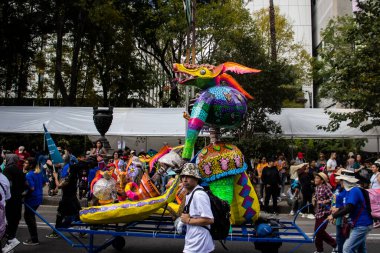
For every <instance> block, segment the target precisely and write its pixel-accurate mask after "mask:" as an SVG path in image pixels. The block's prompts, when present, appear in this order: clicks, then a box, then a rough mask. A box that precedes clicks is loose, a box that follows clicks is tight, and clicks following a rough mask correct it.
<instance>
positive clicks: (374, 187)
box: [371, 172, 380, 189]
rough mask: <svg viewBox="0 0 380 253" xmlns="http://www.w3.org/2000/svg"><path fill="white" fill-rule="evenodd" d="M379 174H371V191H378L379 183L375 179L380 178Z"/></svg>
mask: <svg viewBox="0 0 380 253" xmlns="http://www.w3.org/2000/svg"><path fill="white" fill-rule="evenodd" d="M379 173H380V172H377V173H376V174H373V175H372V177H371V189H380V184H379V181H378V180H377V177H380V175H379Z"/></svg>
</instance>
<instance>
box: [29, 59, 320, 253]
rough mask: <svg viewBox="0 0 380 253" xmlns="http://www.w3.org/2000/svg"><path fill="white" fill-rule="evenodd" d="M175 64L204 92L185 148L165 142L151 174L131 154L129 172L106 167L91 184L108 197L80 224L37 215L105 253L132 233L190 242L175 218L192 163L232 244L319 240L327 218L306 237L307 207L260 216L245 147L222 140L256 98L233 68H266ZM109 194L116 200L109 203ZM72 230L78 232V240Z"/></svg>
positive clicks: (85, 212)
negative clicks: (98, 239) (183, 176)
mask: <svg viewBox="0 0 380 253" xmlns="http://www.w3.org/2000/svg"><path fill="white" fill-rule="evenodd" d="M173 69H174V71H175V72H176V73H177V74H178V75H179V77H180V78H179V79H178V82H179V83H181V84H185V85H194V86H196V87H198V88H199V89H200V92H199V96H198V97H197V98H196V99H195V103H194V105H193V107H192V108H191V110H190V115H187V114H186V115H185V118H186V119H188V127H187V133H186V141H185V144H184V146H183V147H175V148H171V147H164V148H163V149H162V150H160V152H158V154H156V155H155V156H153V157H151V158H150V159H148V160H143V162H148V163H149V170H150V172H152V170H153V168H155V170H156V172H155V174H154V175H153V176H152V178H150V177H149V175H148V173H147V172H146V171H145V172H142V173H139V172H138V171H139V170H140V162H142V160H139V159H136V158H131V159H130V160H129V161H128V163H127V166H126V168H125V171H120V173H119V174H117V175H116V176H115V175H113V174H112V173H113V172H111V171H108V172H103V173H101V172H99V174H98V175H97V177H96V178H95V179H94V180H96V181H95V182H93V184H92V186H93V187H92V188H93V189H92V193H93V194H94V196H96V197H97V198H99V199H100V200H102V201H101V203H99V204H98V205H95V206H91V207H87V208H83V209H82V210H81V211H80V220H81V221H78V222H73V223H72V224H71V226H70V227H65V228H55V227H54V226H52V225H51V224H50V223H49V222H47V221H46V219H44V217H42V216H41V215H40V214H39V213H38V212H36V211H34V210H32V209H31V210H32V211H33V212H35V213H36V215H37V216H38V217H39V218H40V219H41V220H43V221H44V222H45V223H46V224H48V225H49V226H50V227H51V228H52V229H53V230H54V231H55V232H56V233H58V234H59V235H60V236H61V237H62V238H63V239H65V240H66V241H67V242H68V243H70V245H71V246H72V247H77V248H84V249H85V250H87V251H88V252H99V251H101V250H103V249H105V248H107V247H108V246H110V245H112V246H113V247H114V248H115V249H118V250H121V249H122V248H123V247H124V245H125V240H124V237H125V236H128V237H130V236H132V237H154V238H172V239H183V238H184V235H183V234H181V233H178V232H177V230H176V229H175V226H174V218H175V217H176V216H178V215H180V210H181V209H180V204H181V202H182V203H184V201H183V200H184V196H185V194H186V191H185V190H184V189H183V188H181V187H180V177H179V176H178V174H179V173H180V170H181V166H182V165H183V164H184V163H185V162H188V161H190V160H191V161H192V162H194V163H195V164H196V166H197V167H198V169H199V172H200V175H201V177H202V185H204V186H205V187H208V188H209V189H210V190H211V191H212V193H213V194H214V195H216V196H218V197H219V198H221V199H223V200H225V201H227V202H228V203H229V204H230V207H231V224H232V227H231V229H230V233H229V235H228V237H226V238H225V240H226V241H245V242H254V243H255V248H256V249H257V250H260V251H262V252H274V253H277V252H278V249H279V247H280V246H281V245H282V243H284V242H286V243H294V244H296V246H295V247H294V248H293V250H295V249H297V248H298V247H299V246H300V245H302V244H306V243H313V242H314V239H315V235H316V234H317V233H318V231H319V229H320V227H322V226H324V225H325V223H322V224H321V226H320V227H319V228H317V229H316V231H315V232H314V234H313V236H312V237H309V236H308V235H307V234H305V232H303V230H302V229H301V228H300V227H299V226H298V225H297V224H296V219H297V217H298V214H299V213H300V212H301V211H302V209H303V208H306V207H303V208H301V209H300V210H298V212H297V213H296V215H295V216H294V219H293V221H282V220H279V219H278V218H276V217H264V218H263V217H260V218H259V215H260V206H259V201H258V198H257V195H256V193H255V191H254V187H253V185H252V183H251V182H250V180H249V178H248V176H247V174H246V169H247V165H246V163H245V160H244V155H243V154H242V152H241V151H240V150H239V148H238V147H236V146H235V145H233V144H231V143H225V142H222V141H221V140H220V138H219V137H220V134H219V133H220V128H222V127H224V128H233V127H237V126H239V124H240V123H241V122H242V120H243V118H244V115H245V113H246V110H247V100H249V99H252V96H251V95H249V94H248V93H247V92H246V91H245V90H244V89H243V88H242V87H241V86H240V85H239V84H238V83H237V82H236V80H235V79H233V78H232V76H230V75H229V74H227V73H226V72H232V73H236V74H247V73H258V72H259V70H256V69H252V68H247V67H245V66H242V65H240V64H237V63H231V62H227V63H224V64H221V65H219V66H211V65H200V66H197V65H182V64H175V65H174V67H173ZM183 77H185V78H183ZM205 125H208V127H209V129H210V130H209V131H210V137H211V141H210V144H209V145H207V146H205V147H203V148H202V149H201V150H200V151H199V152H198V153H197V154H196V155H195V156H194V155H193V153H194V146H195V142H196V139H197V138H198V135H199V132H200V131H201V129H202V128H203V127H204V126H205ZM169 171H170V173H173V174H174V176H173V178H171V179H170V180H169V183H168V184H167V186H166V190H165V191H164V193H163V194H160V192H159V191H158V189H157V187H156V186H155V180H157V179H158V178H160V177H161V176H162V175H166V174H168V172H169ZM97 184H99V185H98V186H97ZM115 192H118V193H119V194H121V195H123V196H124V197H125V199H126V200H121V201H120V199H117V200H116V201H115V198H114V197H112V196H113V195H114V193H115ZM110 199H112V201H111V202H112V203H109V201H110ZM26 206H27V205H26ZM169 209H170V210H169ZM168 210H169V212H168ZM75 232H79V233H81V234H88V236H89V243H86V242H82V240H81V238H78V237H77V236H75V234H74V233H75ZM65 233H69V234H70V235H71V236H74V237H75V239H76V241H79V243H77V242H76V241H73V240H72V239H71V238H69V237H68V236H66V234H65ZM96 235H109V236H111V238H109V239H108V240H107V241H105V242H104V243H103V244H101V245H99V246H98V245H96V244H95V242H94V237H95V236H96Z"/></svg>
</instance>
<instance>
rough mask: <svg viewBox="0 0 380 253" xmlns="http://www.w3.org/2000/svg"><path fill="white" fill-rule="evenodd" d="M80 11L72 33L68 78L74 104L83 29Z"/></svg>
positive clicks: (71, 99)
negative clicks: (69, 74)
mask: <svg viewBox="0 0 380 253" xmlns="http://www.w3.org/2000/svg"><path fill="white" fill-rule="evenodd" d="M82 15H83V14H82V11H79V16H78V21H77V22H78V23H77V29H76V31H75V33H74V48H73V56H72V61H71V79H70V94H69V100H70V104H71V105H75V104H76V98H77V89H78V73H79V68H80V64H79V52H80V50H81V46H82V36H83V29H84V22H83V16H82Z"/></svg>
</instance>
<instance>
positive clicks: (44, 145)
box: [43, 134, 379, 152]
mask: <svg viewBox="0 0 380 253" xmlns="http://www.w3.org/2000/svg"><path fill="white" fill-rule="evenodd" d="M43 136H44V137H43V138H44V144H43V147H44V148H43V150H44V152H45V151H46V143H45V134H43ZM377 143H379V138H377ZM377 150H379V148H378V149H377Z"/></svg>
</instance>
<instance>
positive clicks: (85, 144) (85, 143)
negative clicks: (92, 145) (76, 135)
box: [83, 135, 87, 157]
mask: <svg viewBox="0 0 380 253" xmlns="http://www.w3.org/2000/svg"><path fill="white" fill-rule="evenodd" d="M83 138H84V157H86V151H87V149H86V146H87V140H86V139H87V138H86V135H83Z"/></svg>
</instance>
